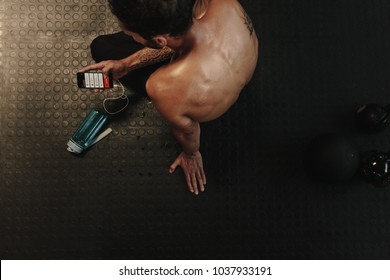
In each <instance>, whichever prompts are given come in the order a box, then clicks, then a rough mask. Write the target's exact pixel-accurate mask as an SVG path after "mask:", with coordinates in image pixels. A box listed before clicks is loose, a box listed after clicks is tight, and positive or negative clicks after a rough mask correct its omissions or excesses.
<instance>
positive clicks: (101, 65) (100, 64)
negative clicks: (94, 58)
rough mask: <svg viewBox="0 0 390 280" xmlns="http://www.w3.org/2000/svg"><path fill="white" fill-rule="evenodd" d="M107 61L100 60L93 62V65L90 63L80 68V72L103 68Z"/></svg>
mask: <svg viewBox="0 0 390 280" xmlns="http://www.w3.org/2000/svg"><path fill="white" fill-rule="evenodd" d="M104 65H105V63H104V62H99V63H96V64H91V65H88V66H86V67H84V68H82V69H80V70H79V72H87V71H90V70H97V69H102V68H103V67H104Z"/></svg>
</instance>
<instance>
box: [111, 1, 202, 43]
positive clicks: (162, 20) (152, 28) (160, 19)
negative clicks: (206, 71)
mask: <svg viewBox="0 0 390 280" xmlns="http://www.w3.org/2000/svg"><path fill="white" fill-rule="evenodd" d="M108 1H109V5H110V8H111V11H112V13H113V14H114V15H115V16H116V17H117V18H118V19H119V20H120V21H121V22H122V23H123V24H124V27H125V28H126V29H127V30H129V31H132V32H135V33H138V34H140V35H141V36H142V37H144V38H145V39H150V38H151V37H153V36H155V35H161V34H170V35H171V36H179V35H183V34H184V33H185V32H186V31H187V30H188V28H189V27H190V26H191V24H192V9H193V6H194V3H195V0H108Z"/></svg>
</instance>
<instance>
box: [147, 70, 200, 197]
mask: <svg viewBox="0 0 390 280" xmlns="http://www.w3.org/2000/svg"><path fill="white" fill-rule="evenodd" d="M152 80H153V81H152ZM178 83H180V82H178ZM176 86H177V85H176ZM146 88H147V92H148V95H149V96H150V97H151V99H152V101H153V104H154V106H155V107H156V109H157V111H158V112H159V113H160V114H161V116H162V117H163V118H165V119H166V120H167V121H168V123H169V124H170V125H171V127H172V132H173V135H174V136H175V138H176V140H177V141H178V142H179V143H180V144H181V146H182V149H183V151H182V152H181V153H180V155H179V156H178V157H177V158H176V160H175V161H174V162H173V163H172V165H171V166H170V168H169V172H170V173H173V172H174V171H175V170H176V168H177V167H178V166H180V167H181V168H182V169H183V172H184V175H185V178H186V182H187V186H188V188H189V190H190V191H191V192H192V193H195V194H199V191H201V192H203V191H204V185H206V175H205V173H204V170H203V159H202V155H201V153H200V151H199V146H200V125H199V122H197V121H194V120H193V119H191V118H190V117H188V116H186V114H185V111H186V110H187V109H188V108H186V107H187V105H186V104H185V103H184V102H185V101H183V96H182V95H180V94H177V92H175V89H173V88H172V87H171V86H169V85H168V84H167V83H165V82H163V81H162V79H159V78H156V77H154V78H152V79H149V81H148V83H147V84H146ZM177 90H185V87H184V86H183V87H180V86H179V87H178V89H176V91H177Z"/></svg>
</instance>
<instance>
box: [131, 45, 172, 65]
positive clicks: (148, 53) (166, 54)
mask: <svg viewBox="0 0 390 280" xmlns="http://www.w3.org/2000/svg"><path fill="white" fill-rule="evenodd" d="M173 54H174V51H173V50H172V49H170V48H168V47H164V48H162V49H151V48H143V49H142V50H140V51H138V52H136V53H135V54H133V56H134V58H135V59H136V61H137V63H136V64H134V65H133V66H131V67H130V70H134V69H138V68H142V67H144V66H148V65H152V64H155V63H158V62H161V61H164V60H166V59H169V58H171V57H172V55H173Z"/></svg>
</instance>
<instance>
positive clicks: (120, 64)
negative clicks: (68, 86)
mask: <svg viewBox="0 0 390 280" xmlns="http://www.w3.org/2000/svg"><path fill="white" fill-rule="evenodd" d="M173 54H174V51H173V50H172V49H170V48H168V47H164V48H162V49H151V48H143V49H142V50H139V51H138V52H136V53H134V54H132V55H130V56H128V57H126V58H123V59H120V60H105V61H101V62H99V63H96V64H91V65H89V66H87V67H85V68H83V69H81V70H80V72H87V71H91V70H95V71H96V70H97V71H101V72H103V73H104V74H105V75H108V74H109V73H111V74H112V76H113V78H114V79H120V78H122V77H123V76H125V75H127V74H128V73H129V72H130V71H132V70H135V69H138V68H142V67H145V66H148V65H152V64H155V63H158V62H161V61H164V60H166V59H169V58H170V57H172V55H173Z"/></svg>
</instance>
